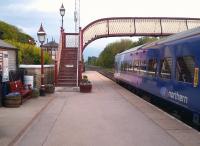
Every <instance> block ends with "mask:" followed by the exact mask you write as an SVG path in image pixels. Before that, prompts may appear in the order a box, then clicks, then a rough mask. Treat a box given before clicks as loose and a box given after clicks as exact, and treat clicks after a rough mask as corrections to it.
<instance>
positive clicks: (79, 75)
mask: <svg viewBox="0 0 200 146" xmlns="http://www.w3.org/2000/svg"><path fill="white" fill-rule="evenodd" d="M79 48H80V49H79V73H78V79H79V83H80V80H81V78H82V73H83V71H84V70H83V68H84V67H83V66H84V62H83V58H82V56H83V30H82V29H81V27H79Z"/></svg>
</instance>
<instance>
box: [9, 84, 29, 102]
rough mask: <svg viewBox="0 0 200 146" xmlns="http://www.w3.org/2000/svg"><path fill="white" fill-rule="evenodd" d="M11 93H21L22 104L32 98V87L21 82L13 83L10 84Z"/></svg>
mask: <svg viewBox="0 0 200 146" xmlns="http://www.w3.org/2000/svg"><path fill="white" fill-rule="evenodd" d="M9 85H10V92H19V93H20V95H21V97H22V102H24V101H25V100H27V99H29V98H31V97H32V89H31V85H24V84H23V83H22V81H21V80H17V81H12V82H10V83H9Z"/></svg>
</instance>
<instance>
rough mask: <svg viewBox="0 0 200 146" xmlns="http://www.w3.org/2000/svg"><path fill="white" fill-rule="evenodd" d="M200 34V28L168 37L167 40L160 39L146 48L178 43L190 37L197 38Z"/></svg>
mask: <svg viewBox="0 0 200 146" xmlns="http://www.w3.org/2000/svg"><path fill="white" fill-rule="evenodd" d="M198 34H200V27H197V28H193V29H189V30H186V31H183V32H180V33H177V34H173V35H171V36H168V37H166V38H163V39H160V40H158V41H155V42H152V43H149V44H146V45H144V46H145V48H146V47H153V46H155V45H160V44H164V43H169V42H173V41H177V40H180V39H184V38H188V37H192V36H195V35H198Z"/></svg>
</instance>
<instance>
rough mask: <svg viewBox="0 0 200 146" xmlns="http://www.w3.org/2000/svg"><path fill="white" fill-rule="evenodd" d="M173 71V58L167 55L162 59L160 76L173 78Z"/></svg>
mask: <svg viewBox="0 0 200 146" xmlns="http://www.w3.org/2000/svg"><path fill="white" fill-rule="evenodd" d="M171 72H172V58H171V57H166V58H164V59H162V60H161V61H160V72H159V73H160V77H161V78H165V79H171Z"/></svg>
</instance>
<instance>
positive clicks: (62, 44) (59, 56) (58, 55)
mask: <svg viewBox="0 0 200 146" xmlns="http://www.w3.org/2000/svg"><path fill="white" fill-rule="evenodd" d="M64 36H65V34H64V31H63V30H61V34H60V41H59V46H58V53H57V54H56V59H57V76H58V74H59V69H60V59H61V52H62V49H63V47H64V41H65V39H64Z"/></svg>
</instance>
